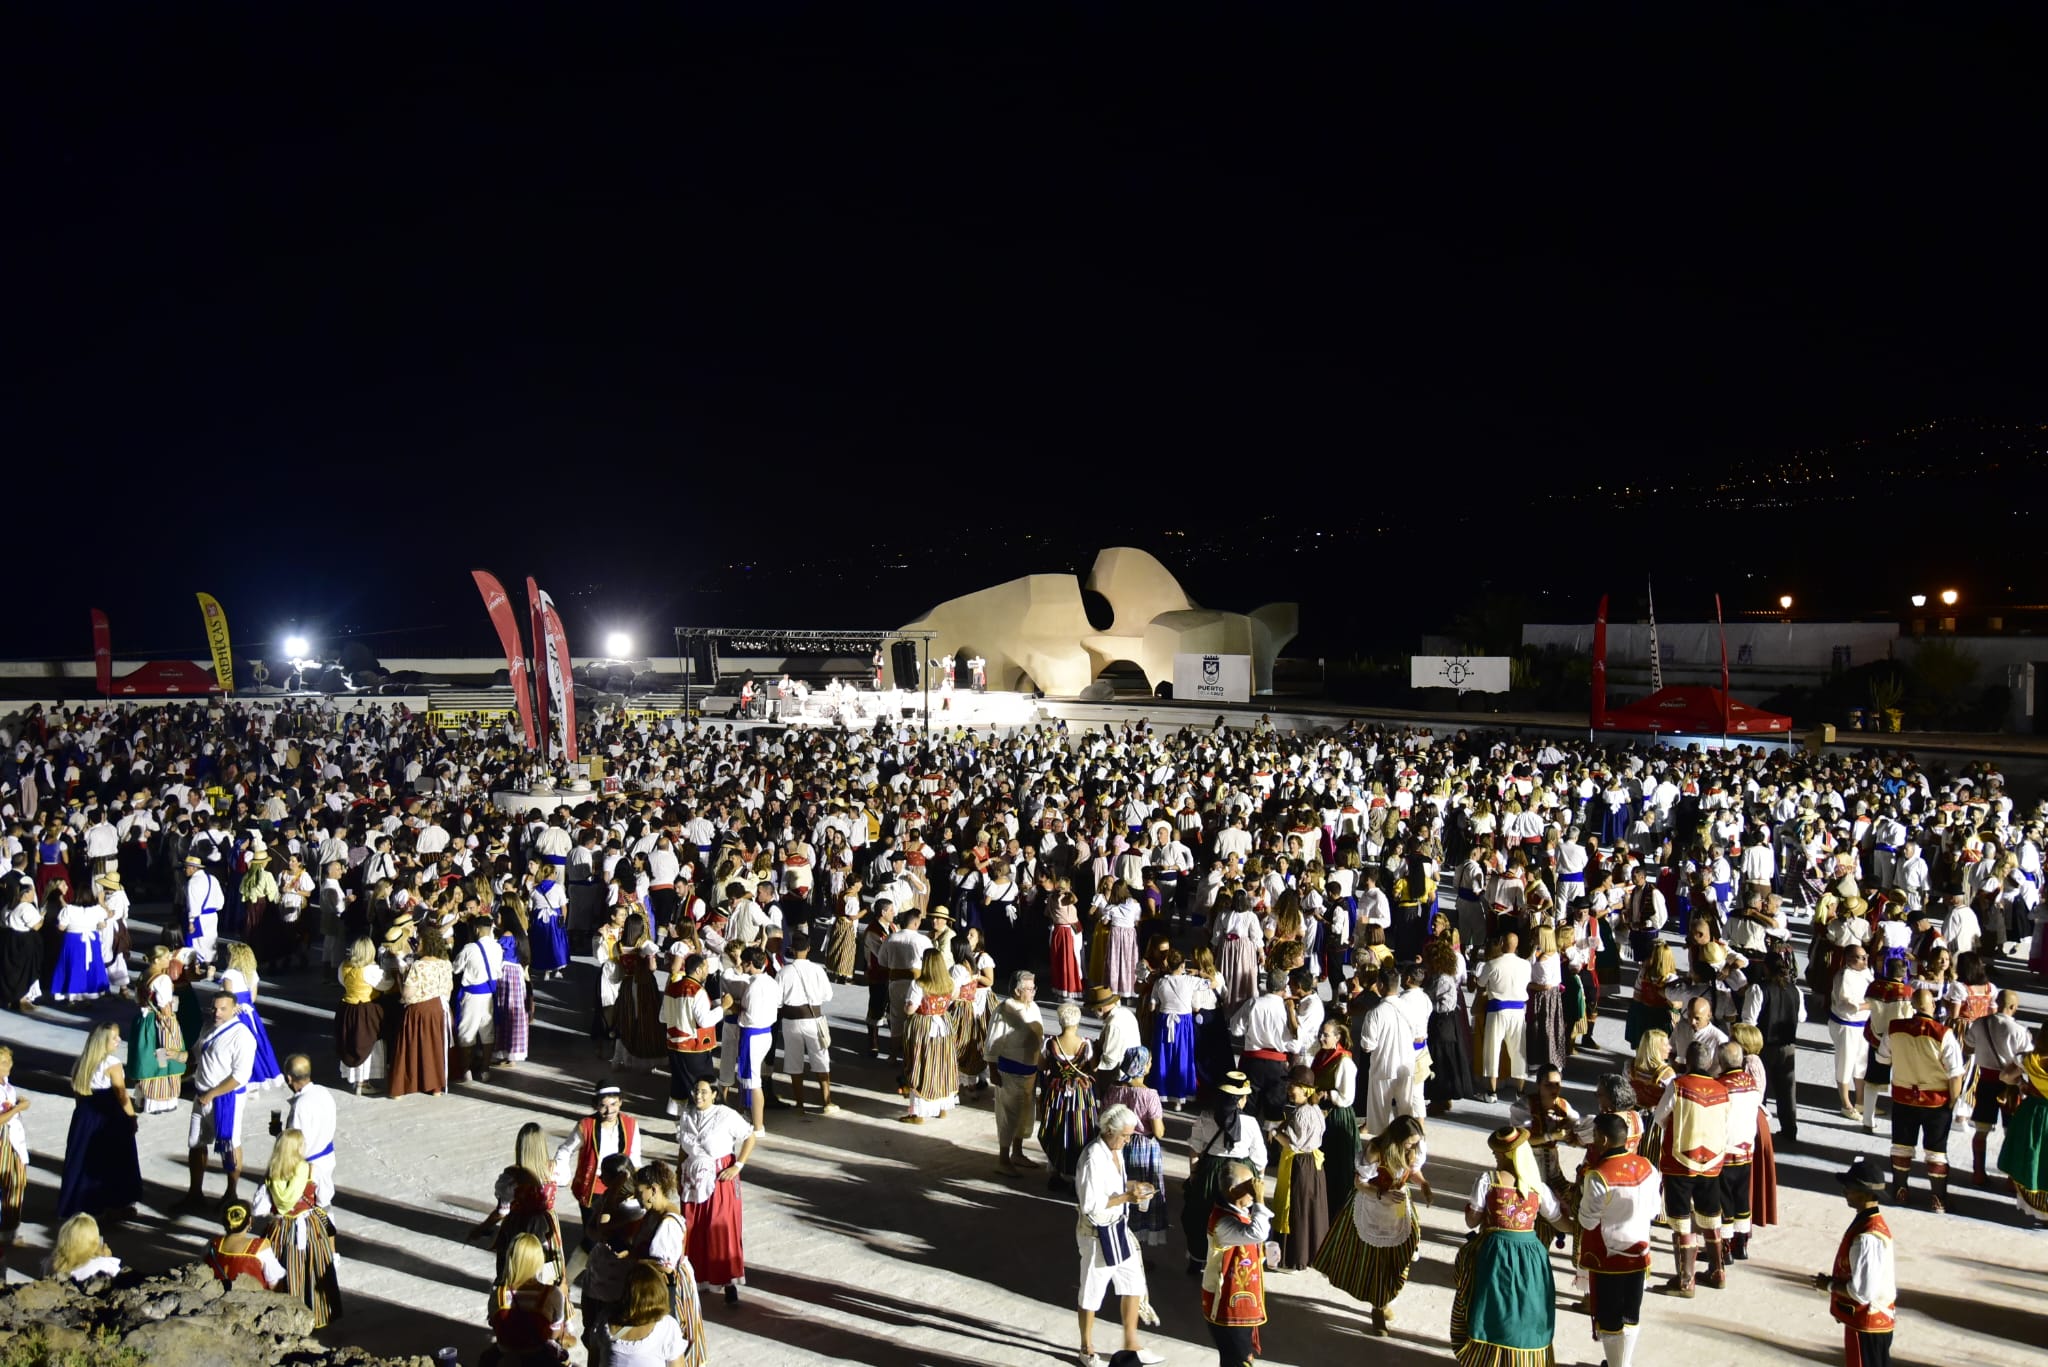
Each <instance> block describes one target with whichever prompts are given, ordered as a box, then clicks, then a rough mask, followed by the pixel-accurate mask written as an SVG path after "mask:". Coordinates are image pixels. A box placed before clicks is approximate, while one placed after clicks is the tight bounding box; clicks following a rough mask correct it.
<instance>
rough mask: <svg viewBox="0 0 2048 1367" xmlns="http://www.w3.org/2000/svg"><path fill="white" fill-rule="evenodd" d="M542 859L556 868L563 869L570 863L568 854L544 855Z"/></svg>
mask: <svg viewBox="0 0 2048 1367" xmlns="http://www.w3.org/2000/svg"><path fill="white" fill-rule="evenodd" d="M541 858H542V859H545V860H546V861H547V862H548V863H550V864H553V865H554V866H555V867H556V868H561V867H562V866H563V865H565V864H567V863H568V862H569V856H568V855H566V854H544V855H542V856H541Z"/></svg>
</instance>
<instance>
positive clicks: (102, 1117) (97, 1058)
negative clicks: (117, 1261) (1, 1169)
mask: <svg viewBox="0 0 2048 1367" xmlns="http://www.w3.org/2000/svg"><path fill="white" fill-rule="evenodd" d="M121 1057H122V1049H121V1028H120V1027H119V1026H118V1025H116V1024H114V1022H112V1021H101V1022H100V1023H99V1024H98V1025H95V1026H94V1027H93V1028H92V1033H91V1034H89V1035H87V1036H86V1037H85V1048H83V1049H82V1050H80V1051H79V1054H78V1061H77V1063H76V1064H75V1065H73V1067H72V1069H71V1094H72V1096H73V1097H74V1098H75V1100H74V1101H73V1104H72V1107H71V1131H70V1134H69V1135H68V1136H67V1137H66V1138H65V1141H64V1182H63V1185H62V1187H60V1188H59V1189H58V1192H57V1218H58V1219H60V1220H65V1219H69V1218H70V1217H71V1216H73V1215H76V1214H78V1213H79V1212H80V1211H83V1212H85V1213H87V1214H89V1215H95V1216H100V1215H106V1214H108V1213H110V1212H124V1211H126V1210H128V1209H131V1208H132V1207H133V1206H134V1205H135V1203H136V1202H137V1201H139V1200H141V1199H142V1165H141V1161H140V1160H139V1159H138V1157H137V1156H136V1152H135V1105H134V1103H133V1102H132V1101H130V1100H129V1099H128V1075H127V1071H126V1069H125V1068H124V1067H123V1066H122V1061H121Z"/></svg>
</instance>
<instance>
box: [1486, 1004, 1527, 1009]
mask: <svg viewBox="0 0 2048 1367" xmlns="http://www.w3.org/2000/svg"><path fill="white" fill-rule="evenodd" d="M1528 1004H1529V1003H1527V1002H1488V1003H1487V1004H1486V1009H1487V1010H1488V1011H1520V1010H1521V1009H1522V1008H1523V1007H1525V1006H1527V1005H1528Z"/></svg>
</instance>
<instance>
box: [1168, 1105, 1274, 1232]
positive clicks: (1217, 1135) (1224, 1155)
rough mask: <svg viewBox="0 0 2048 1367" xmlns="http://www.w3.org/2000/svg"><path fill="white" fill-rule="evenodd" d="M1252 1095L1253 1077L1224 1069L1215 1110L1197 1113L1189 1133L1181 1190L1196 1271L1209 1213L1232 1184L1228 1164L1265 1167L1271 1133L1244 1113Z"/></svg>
mask: <svg viewBox="0 0 2048 1367" xmlns="http://www.w3.org/2000/svg"><path fill="white" fill-rule="evenodd" d="M1251 1096H1252V1084H1251V1079H1249V1078H1247V1077H1246V1076H1245V1075H1244V1074H1243V1073H1239V1072H1232V1073H1226V1074H1224V1076H1223V1080H1222V1081H1221V1082H1220V1083H1218V1084H1217V1086H1216V1098H1215V1101H1214V1103H1213V1104H1212V1106H1211V1109H1209V1110H1208V1111H1205V1112H1203V1113H1202V1114H1201V1115H1199V1116H1197V1117H1196V1118H1195V1128H1194V1131H1193V1132H1192V1133H1191V1134H1189V1136H1188V1180H1187V1185H1186V1186H1185V1187H1183V1188H1182V1189H1181V1206H1180V1229H1181V1233H1182V1235H1184V1236H1185V1237H1186V1239H1187V1246H1188V1270H1189V1271H1191V1272H1199V1271H1201V1269H1202V1256H1201V1255H1200V1254H1199V1253H1197V1252H1196V1251H1195V1250H1197V1249H1199V1248H1202V1247H1204V1246H1205V1245H1204V1231H1205V1230H1206V1229H1207V1228H1208V1222H1209V1216H1210V1214H1211V1213H1212V1212H1213V1211H1214V1210H1215V1209H1216V1206H1217V1205H1218V1204H1219V1203H1220V1202H1221V1201H1222V1199H1223V1196H1224V1193H1226V1192H1227V1191H1229V1189H1230V1185H1229V1182H1228V1181H1227V1180H1226V1179H1227V1176H1228V1174H1227V1173H1226V1172H1225V1170H1224V1169H1225V1164H1227V1163H1229V1162H1230V1161H1231V1160H1232V1159H1236V1160H1238V1161H1239V1162H1242V1163H1246V1164H1248V1165H1250V1167H1251V1168H1252V1170H1253V1171H1254V1172H1258V1173H1264V1172H1265V1170H1266V1137H1265V1135H1264V1134H1263V1133H1262V1132H1261V1131H1260V1129H1259V1126H1258V1122H1257V1121H1256V1120H1254V1119H1253V1118H1252V1117H1251V1116H1249V1115H1247V1114H1246V1113H1245V1107H1246V1106H1247V1104H1248V1103H1249V1102H1250V1101H1251ZM1276 1261H1277V1259H1276Z"/></svg>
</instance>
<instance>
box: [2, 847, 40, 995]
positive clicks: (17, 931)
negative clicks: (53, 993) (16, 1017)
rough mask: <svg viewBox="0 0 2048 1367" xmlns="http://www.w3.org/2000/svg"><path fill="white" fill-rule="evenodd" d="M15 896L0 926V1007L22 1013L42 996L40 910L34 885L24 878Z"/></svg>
mask: <svg viewBox="0 0 2048 1367" xmlns="http://www.w3.org/2000/svg"><path fill="white" fill-rule="evenodd" d="M19 893H20V895H19V897H18V898H17V899H16V900H15V903H14V905H13V906H11V907H8V908H6V909H5V916H6V920H5V922H4V923H0V926H4V932H0V1006H5V1007H6V1008H7V1009H8V1010H9V1011H19V1012H23V1013H26V1012H30V1011H33V1010H35V1009H36V1007H35V1004H36V1000H37V999H38V998H39V997H41V996H42V995H43V982H42V979H43V908H42V905H41V904H40V903H39V902H37V900H36V887H35V884H34V883H31V882H29V881H27V880H26V879H24V880H23V881H22V882H21V884H20V888H19Z"/></svg>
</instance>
